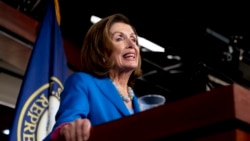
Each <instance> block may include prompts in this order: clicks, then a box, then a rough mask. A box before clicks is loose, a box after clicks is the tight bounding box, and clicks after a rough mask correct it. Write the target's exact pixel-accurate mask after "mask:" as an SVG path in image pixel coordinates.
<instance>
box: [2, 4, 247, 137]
mask: <svg viewBox="0 0 250 141" xmlns="http://www.w3.org/2000/svg"><path fill="white" fill-rule="evenodd" d="M45 2H46V1H41V0H0V114H1V117H0V132H2V131H3V130H4V129H8V128H9V127H10V125H11V120H12V118H13V115H14V108H15V104H16V100H17V97H18V93H19V89H20V86H21V83H22V80H23V76H24V73H25V70H26V66H27V63H28V60H29V57H30V53H31V50H32V47H33V43H34V40H35V37H36V32H37V29H38V27H39V23H40V22H41V20H42V19H43V16H44V14H45V13H44V12H45ZM59 4H60V10H61V26H60V27H61V31H62V35H63V38H64V40H65V46H67V50H65V51H66V54H67V58H68V65H69V67H70V68H71V70H72V71H78V70H79V62H78V61H79V60H78V57H79V52H78V51H79V49H81V45H82V40H83V37H84V35H85V34H86V31H87V30H88V28H89V27H90V26H91V25H92V24H93V23H92V22H91V21H90V18H91V16H97V17H100V18H103V17H106V16H108V15H110V14H113V13H123V14H124V15H126V16H127V17H128V18H129V19H130V20H131V22H132V23H133V25H134V26H135V28H136V29H137V32H138V34H139V36H140V37H143V38H145V39H147V40H149V41H151V42H153V43H155V44H157V45H159V46H161V47H162V48H163V49H164V51H163V52H155V51H152V50H150V49H148V48H147V47H144V46H142V47H141V55H142V69H143V76H142V77H141V78H140V79H139V80H138V81H137V83H136V86H135V88H134V89H135V92H136V94H137V95H138V96H142V95H145V94H149V93H158V94H161V95H164V96H165V97H166V100H167V101H166V102H171V101H175V100H179V99H182V98H185V97H188V96H192V95H195V94H199V93H201V92H204V91H209V90H212V89H214V88H216V87H220V86H225V85H230V84H232V83H238V84H240V85H242V86H244V87H246V88H249V87H250V71H249V70H250V69H249V68H250V48H249V44H250V42H249V38H250V33H249V31H250V29H249V20H248V17H249V14H248V13H250V9H249V8H247V6H246V5H247V4H245V3H241V2H231V3H229V2H227V3H220V4H219V3H215V2H214V3H212V2H200V3H197V2H196V3H190V2H176V3H174V2H158V1H154V2H152V1H151V2H143V3H140V2H138V3H135V2H134V1H102V2H97V1H84V2H83V1H62V0H59ZM9 21H12V22H9ZM27 25H28V26H27ZM15 27H19V28H15ZM20 27H21V28H20ZM22 27H23V28H22ZM0 138H1V139H3V140H4V139H6V140H7V135H4V134H1V136H0Z"/></svg>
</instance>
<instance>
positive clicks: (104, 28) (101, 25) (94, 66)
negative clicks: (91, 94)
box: [81, 13, 142, 86]
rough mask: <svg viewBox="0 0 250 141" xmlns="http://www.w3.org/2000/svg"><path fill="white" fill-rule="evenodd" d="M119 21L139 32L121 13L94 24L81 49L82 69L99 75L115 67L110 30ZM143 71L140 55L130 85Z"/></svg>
mask: <svg viewBox="0 0 250 141" xmlns="http://www.w3.org/2000/svg"><path fill="white" fill-rule="evenodd" d="M117 22H122V23H125V24H128V25H130V26H131V27H132V29H133V31H134V32H135V34H137V32H136V30H135V28H134V27H133V26H132V24H131V23H130V21H129V19H128V18H127V17H126V16H124V15H123V14H120V13H118V14H113V15H111V16H108V17H106V18H103V19H101V20H100V21H99V22H97V23H95V24H93V25H92V26H91V27H90V29H89V30H88V32H87V34H86V36H85V38H84V41H83V46H82V50H81V65H82V71H84V72H88V73H90V74H93V75H95V76H98V77H103V76H108V75H109V71H110V69H112V68H113V67H114V63H113V61H112V60H111V57H110V56H111V54H112V52H113V43H112V41H111V38H110V34H109V30H110V28H111V26H112V25H113V24H114V23H117ZM137 45H138V41H137ZM141 73H142V70H141V57H140V56H139V64H138V67H137V68H136V69H135V71H134V72H133V73H132V75H131V76H130V78H129V85H130V86H133V85H134V82H135V80H136V79H137V78H138V77H139V76H141Z"/></svg>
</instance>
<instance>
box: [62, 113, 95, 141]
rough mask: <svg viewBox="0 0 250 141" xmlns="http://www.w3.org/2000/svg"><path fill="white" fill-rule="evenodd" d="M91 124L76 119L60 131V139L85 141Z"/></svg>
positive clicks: (87, 121) (85, 120)
mask: <svg viewBox="0 0 250 141" xmlns="http://www.w3.org/2000/svg"><path fill="white" fill-rule="evenodd" d="M90 129H91V123H90V121H89V119H87V118H85V119H77V120H75V121H73V122H69V123H67V124H66V125H64V126H63V127H62V128H61V129H60V133H59V134H60V138H63V139H64V140H65V141H87V140H88V139H89V136H90Z"/></svg>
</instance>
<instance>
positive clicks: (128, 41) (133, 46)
mask: <svg viewBox="0 0 250 141" xmlns="http://www.w3.org/2000/svg"><path fill="white" fill-rule="evenodd" d="M127 44H128V47H129V48H135V47H136V43H135V42H134V40H132V39H127Z"/></svg>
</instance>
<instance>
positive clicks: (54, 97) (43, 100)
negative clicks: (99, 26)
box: [9, 0, 69, 141]
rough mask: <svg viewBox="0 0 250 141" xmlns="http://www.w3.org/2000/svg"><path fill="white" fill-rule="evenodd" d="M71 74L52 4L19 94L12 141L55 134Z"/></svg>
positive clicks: (11, 134) (30, 139)
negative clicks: (62, 94)
mask: <svg viewBox="0 0 250 141" xmlns="http://www.w3.org/2000/svg"><path fill="white" fill-rule="evenodd" d="M68 74H69V71H68V67H67V61H66V56H65V53H64V48H63V40H62V35H61V31H60V27H59V25H58V22H57V19H56V13H55V7H54V3H53V1H52V0H51V1H50V2H49V4H48V7H47V11H46V13H45V16H44V19H43V21H42V23H41V26H40V30H39V32H38V35H37V38H36V41H35V43H34V47H33V50H32V54H31V57H30V59H29V64H28V66H27V69H26V72H25V76H24V80H23V82H22V86H21V89H20V92H19V96H18V99H17V103H16V108H15V116H14V119H13V123H12V127H11V130H10V138H9V139H10V141H41V140H42V139H43V138H44V137H45V136H46V135H47V134H48V133H49V132H50V131H51V129H52V127H53V125H54V123H55V121H54V117H55V114H56V112H57V110H58V108H59V104H60V94H61V92H62V90H63V88H64V86H63V84H64V82H65V80H66V79H67V77H68Z"/></svg>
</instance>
